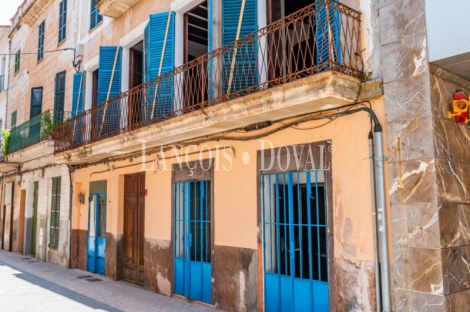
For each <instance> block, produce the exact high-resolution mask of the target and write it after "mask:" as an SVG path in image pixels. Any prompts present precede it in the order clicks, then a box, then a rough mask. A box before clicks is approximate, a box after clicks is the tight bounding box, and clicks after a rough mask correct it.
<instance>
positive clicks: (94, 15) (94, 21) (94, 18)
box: [90, 0, 103, 29]
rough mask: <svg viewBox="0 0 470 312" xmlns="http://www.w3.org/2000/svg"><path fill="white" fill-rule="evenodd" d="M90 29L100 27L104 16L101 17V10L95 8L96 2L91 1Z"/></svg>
mask: <svg viewBox="0 0 470 312" xmlns="http://www.w3.org/2000/svg"><path fill="white" fill-rule="evenodd" d="M90 5H91V7H90V29H93V28H95V27H96V26H98V24H99V23H101V21H102V20H103V16H102V15H99V14H98V13H99V10H98V9H97V8H95V0H90Z"/></svg>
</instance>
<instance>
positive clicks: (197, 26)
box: [184, 1, 209, 109]
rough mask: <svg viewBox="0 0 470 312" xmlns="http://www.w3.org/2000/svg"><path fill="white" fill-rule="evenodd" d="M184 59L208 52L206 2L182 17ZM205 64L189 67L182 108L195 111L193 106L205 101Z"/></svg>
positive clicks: (206, 80) (191, 58)
mask: <svg viewBox="0 0 470 312" xmlns="http://www.w3.org/2000/svg"><path fill="white" fill-rule="evenodd" d="M184 29H185V36H184V38H185V41H184V58H185V63H188V62H191V61H193V60H195V59H197V58H198V57H200V56H203V55H204V54H206V53H208V52H209V24H208V6H207V1H204V2H202V3H201V4H199V5H198V6H196V7H195V8H193V9H192V10H190V11H188V12H186V14H185V15H184ZM207 70H208V68H207V62H201V63H200V64H197V63H194V64H192V65H190V69H189V70H188V71H187V73H186V76H185V78H184V79H185V88H184V90H185V91H184V92H185V94H184V107H185V108H188V109H196V107H195V105H197V104H199V103H203V102H205V101H207V98H208V88H207V86H208V75H207Z"/></svg>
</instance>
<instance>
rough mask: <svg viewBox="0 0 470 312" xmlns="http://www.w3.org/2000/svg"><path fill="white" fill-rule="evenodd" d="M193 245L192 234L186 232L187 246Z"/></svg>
mask: <svg viewBox="0 0 470 312" xmlns="http://www.w3.org/2000/svg"><path fill="white" fill-rule="evenodd" d="M191 246H193V235H192V234H191V233H188V247H191Z"/></svg>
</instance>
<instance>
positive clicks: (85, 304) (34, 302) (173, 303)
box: [0, 250, 216, 312]
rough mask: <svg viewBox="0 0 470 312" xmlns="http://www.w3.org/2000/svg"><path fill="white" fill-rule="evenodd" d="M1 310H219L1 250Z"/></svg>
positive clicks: (140, 311) (61, 311) (9, 311)
mask: <svg viewBox="0 0 470 312" xmlns="http://www.w3.org/2000/svg"><path fill="white" fill-rule="evenodd" d="M0 311H1V312H16V311H21V312H26V311H47V312H53V311H58V312H59V311H60V312H65V311H73V312H81V311H112V312H119V311H131V312H137V311H138V312H144V311H194V312H198V311H201V312H202V311H212V312H214V311H216V310H214V309H211V308H208V307H205V306H202V305H199V304H192V303H188V302H185V301H183V300H179V299H174V298H169V297H166V296H162V295H159V294H156V293H152V292H149V291H145V290H143V288H142V287H139V286H136V285H132V284H129V283H126V282H123V281H118V282H114V281H111V280H110V279H108V278H106V277H104V276H101V275H96V274H92V273H89V272H85V271H81V270H75V269H73V270H68V269H63V268H61V267H58V266H56V265H53V264H50V263H45V262H42V261H38V260H36V259H34V258H29V257H26V256H24V255H19V254H15V253H9V252H5V251H3V250H0Z"/></svg>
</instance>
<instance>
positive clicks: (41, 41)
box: [38, 21, 46, 62]
mask: <svg viewBox="0 0 470 312" xmlns="http://www.w3.org/2000/svg"><path fill="white" fill-rule="evenodd" d="M45 26H46V21H43V22H42V23H41V24H40V25H39V35H38V62H39V61H40V60H42V59H43V57H44V28H45Z"/></svg>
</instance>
